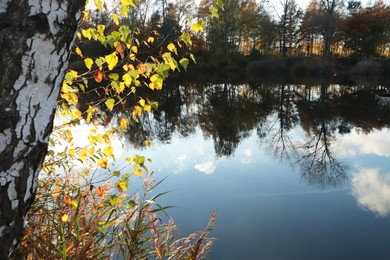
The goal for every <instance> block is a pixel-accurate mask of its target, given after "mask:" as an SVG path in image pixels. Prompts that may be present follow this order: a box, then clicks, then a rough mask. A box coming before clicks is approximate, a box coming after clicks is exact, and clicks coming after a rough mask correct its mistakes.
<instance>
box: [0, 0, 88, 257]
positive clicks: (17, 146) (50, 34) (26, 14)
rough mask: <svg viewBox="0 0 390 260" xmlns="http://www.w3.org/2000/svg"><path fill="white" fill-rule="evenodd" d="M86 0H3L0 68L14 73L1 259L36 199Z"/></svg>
mask: <svg viewBox="0 0 390 260" xmlns="http://www.w3.org/2000/svg"><path fill="white" fill-rule="evenodd" d="M82 2H83V1H78V0H62V1H61V0H24V1H23V0H13V1H2V2H1V3H0V15H1V16H0V18H1V19H3V20H7V21H4V22H7V23H8V24H7V26H4V27H0V44H2V45H4V46H1V45H0V49H1V52H3V53H4V55H2V56H1V58H0V66H1V67H2V69H0V73H3V74H2V75H6V74H10V77H9V79H8V81H6V80H4V79H3V80H2V81H1V82H0V83H1V86H0V87H1V89H0V91H3V93H2V94H3V95H4V96H3V97H0V120H1V121H0V164H2V165H0V259H6V258H7V257H10V256H11V255H12V253H13V251H14V249H15V247H16V245H17V244H18V242H19V240H20V238H21V236H22V230H23V224H24V217H25V214H26V211H27V209H28V208H29V207H30V205H31V203H32V202H33V199H34V195H35V192H36V188H37V177H38V173H39V171H40V169H41V163H42V161H43V159H44V156H45V154H46V151H47V143H48V138H49V134H50V132H51V129H52V124H53V122H52V121H53V116H54V111H55V107H56V101H57V98H58V94H59V89H60V85H61V82H62V80H63V76H64V72H65V70H66V68H67V60H68V57H69V54H70V51H71V48H72V45H73V41H74V38H75V32H76V29H77V22H78V20H79V19H80V17H81V8H82V7H83V6H84V4H85V2H84V3H82ZM15 6H17V8H15ZM25 7H28V9H27V10H26V9H23V8H25ZM10 10H12V11H10ZM18 16H20V20H18V21H16V20H12V19H15V17H18ZM2 17H5V18H2ZM2 23H3V21H2V20H0V24H2ZM4 24H5V23H4ZM24 25H25V26H26V27H28V26H30V27H31V28H30V29H31V30H30V31H29V30H23V28H21V27H22V26H24ZM11 32H14V33H15V36H14V37H13V36H12V35H10V34H11ZM1 54H2V53H0V55H1ZM4 66H6V67H4ZM3 70H4V71H3ZM16 73H18V74H16ZM12 79H14V80H12ZM4 93H5V94H7V95H5V94H4ZM0 94H1V93H0ZM15 114H16V115H15Z"/></svg>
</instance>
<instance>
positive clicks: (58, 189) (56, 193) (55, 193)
mask: <svg viewBox="0 0 390 260" xmlns="http://www.w3.org/2000/svg"><path fill="white" fill-rule="evenodd" d="M61 191H62V188H61V187H55V188H54V189H53V192H52V193H51V195H52V196H53V197H54V198H57V197H58V196H60V194H61Z"/></svg>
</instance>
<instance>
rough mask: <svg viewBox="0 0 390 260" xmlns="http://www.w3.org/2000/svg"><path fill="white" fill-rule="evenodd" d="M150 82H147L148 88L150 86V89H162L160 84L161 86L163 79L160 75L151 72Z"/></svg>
mask: <svg viewBox="0 0 390 260" xmlns="http://www.w3.org/2000/svg"><path fill="white" fill-rule="evenodd" d="M150 81H151V82H150V84H149V88H151V89H152V90H154V89H157V90H160V89H162V86H163V79H162V78H161V77H160V75H158V74H153V75H152V76H151V77H150Z"/></svg>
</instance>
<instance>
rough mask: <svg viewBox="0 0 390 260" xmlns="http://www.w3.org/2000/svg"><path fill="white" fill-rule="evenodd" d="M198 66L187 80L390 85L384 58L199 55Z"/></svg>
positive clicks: (387, 61)
mask: <svg viewBox="0 0 390 260" xmlns="http://www.w3.org/2000/svg"><path fill="white" fill-rule="evenodd" d="M196 57H197V63H196V64H192V65H190V67H189V71H188V73H187V74H186V75H185V76H184V77H185V78H192V79H199V78H200V79H202V78H204V79H207V80H209V79H210V76H211V77H212V78H224V79H226V80H228V81H236V80H237V79H243V78H247V79H248V80H252V81H259V80H270V79H271V80H272V81H274V80H275V79H278V80H284V81H286V82H290V83H302V82H301V81H302V80H307V79H310V78H311V77H314V78H319V77H320V78H321V77H322V78H324V79H329V78H331V77H338V78H340V79H352V80H353V79H357V80H361V79H365V78H374V79H380V80H381V81H388V82H390V59H384V58H362V57H356V58H337V57H333V58H329V59H326V60H325V59H324V58H323V57H320V56H311V57H278V56H265V55H247V56H246V55H242V54H236V55H230V56H229V57H224V56H221V55H213V54H210V53H207V54H202V53H199V54H197V56H196Z"/></svg>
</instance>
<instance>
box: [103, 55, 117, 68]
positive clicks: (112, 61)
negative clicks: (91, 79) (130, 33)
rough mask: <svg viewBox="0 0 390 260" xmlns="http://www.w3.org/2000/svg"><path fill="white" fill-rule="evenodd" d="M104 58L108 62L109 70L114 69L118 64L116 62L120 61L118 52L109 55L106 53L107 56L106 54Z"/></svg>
mask: <svg viewBox="0 0 390 260" xmlns="http://www.w3.org/2000/svg"><path fill="white" fill-rule="evenodd" d="M104 58H105V60H106V62H107V64H108V69H109V70H112V69H113V68H114V67H115V66H116V64H117V63H118V60H119V59H118V55H116V52H113V53H111V54H109V55H106V56H104Z"/></svg>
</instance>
